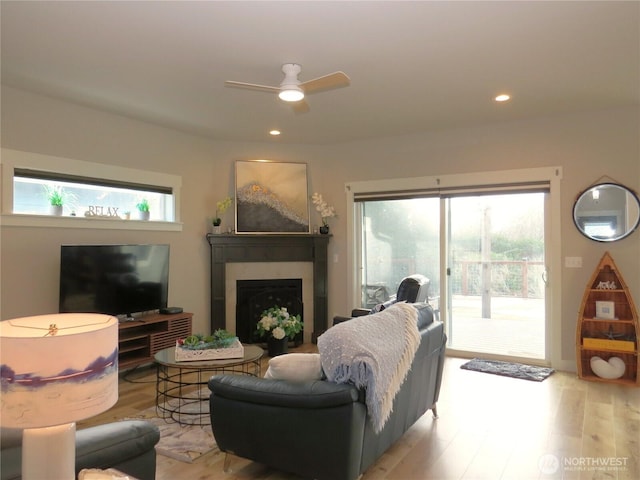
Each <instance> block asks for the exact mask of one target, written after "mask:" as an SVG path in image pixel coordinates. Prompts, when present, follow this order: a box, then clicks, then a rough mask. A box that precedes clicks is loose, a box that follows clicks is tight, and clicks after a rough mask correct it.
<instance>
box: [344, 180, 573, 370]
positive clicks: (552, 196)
mask: <svg viewBox="0 0 640 480" xmlns="http://www.w3.org/2000/svg"><path fill="white" fill-rule="evenodd" d="M561 180H562V167H541V168H525V169H517V170H499V171H492V172H476V173H464V174H452V175H436V176H428V177H411V178H393V179H385V180H369V181H361V182H347V183H346V184H345V193H346V197H347V218H346V220H347V266H348V267H347V301H348V305H356V304H357V303H356V302H357V299H358V296H359V289H358V286H357V282H358V277H359V275H360V270H361V268H362V266H361V260H360V259H359V258H356V253H357V252H358V242H359V241H360V239H359V238H357V229H356V228H355V226H356V222H358V221H359V208H358V203H357V202H355V201H354V197H355V196H356V194H364V193H372V192H393V191H398V192H406V191H419V190H425V189H433V190H438V189H439V188H442V189H446V188H463V187H465V186H468V185H473V186H477V187H481V186H483V185H487V186H490V185H500V184H504V185H509V184H514V183H526V182H549V202H550V205H549V207H550V208H549V219H548V220H549V222H548V223H547V224H546V226H545V228H549V229H550V231H549V232H548V238H549V244H548V249H547V252H546V265H547V271H546V274H547V275H546V276H547V279H546V285H547V293H546V295H547V296H550V300H549V303H548V305H549V306H550V311H549V312H547V327H548V328H546V329H545V331H546V336H547V338H546V345H547V348H550V351H549V352H548V353H549V355H548V358H549V360H550V362H551V365H552V366H553V367H555V368H562V367H566V366H567V365H565V363H566V362H563V360H562V342H561V339H562V322H561V321H560V320H561V318H562V302H561V299H562V249H561V233H560V228H561V212H562V208H561V195H560V184H561ZM440 267H441V268H440V272H441V275H444V274H445V270H446V265H444V266H443V265H441V266H440ZM440 280H441V285H445V284H446V283H445V279H443V278H441V279H440Z"/></svg>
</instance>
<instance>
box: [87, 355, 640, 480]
mask: <svg viewBox="0 0 640 480" xmlns="http://www.w3.org/2000/svg"><path fill="white" fill-rule="evenodd" d="M309 348H313V347H308V346H306V345H304V346H302V347H300V349H301V350H299V351H308V349H309ZM465 361H466V360H464V359H458V358H447V360H446V363H445V372H444V377H443V383H442V390H441V394H440V400H439V402H438V413H439V415H440V418H439V419H437V420H434V419H433V418H432V416H431V414H430V412H429V413H427V414H426V415H424V416H423V417H422V418H421V419H420V420H418V422H416V424H415V425H414V426H413V427H412V428H411V429H410V430H409V431H408V432H407V433H406V434H405V435H404V436H403V437H402V438H401V439H400V440H399V441H398V442H397V443H396V444H395V445H394V446H392V447H391V448H390V449H389V450H388V451H387V452H386V453H385V454H384V455H383V456H382V457H381V458H380V459H379V460H378V462H377V463H375V464H374V465H373V466H372V467H371V468H369V470H368V471H367V472H365V474H364V476H363V477H362V480H429V479H436V480H454V479H455V480H457V479H462V480H483V479H486V480H500V479H505V480H526V479H542V480H544V479H594V480H595V479H612V480H616V479H619V480H623V479H624V480H626V479H629V480H632V479H633V480H636V479H638V478H640V389H638V388H632V387H624V386H621V385H613V384H603V383H592V382H586V381H582V380H579V379H578V378H576V376H575V374H573V373H567V372H556V373H554V374H553V375H552V376H551V377H550V378H548V379H547V380H545V381H544V382H540V383H539V382H532V381H527V380H518V379H511V378H505V377H499V376H495V375H489V374H485V373H478V372H470V371H467V370H462V369H460V365H461V364H462V363H464V362H465ZM265 364H266V360H265V361H264V362H263V372H264V371H265V367H264V365H265ZM129 377H130V378H131V379H135V382H136V383H134V382H131V381H126V380H124V379H121V380H120V397H119V400H118V403H117V405H116V406H114V407H113V408H112V409H111V410H109V411H108V412H105V413H104V414H102V415H100V416H98V417H95V418H93V419H91V420H89V421H86V422H82V423H80V424H79V425H78V428H79V429H80V428H83V427H84V426H89V425H94V424H100V423H106V422H109V421H113V420H117V419H121V418H124V417H126V416H129V415H132V414H135V413H136V412H137V411H140V410H143V409H145V408H147V407H149V406H152V405H153V404H154V402H155V383H154V381H155V369H154V368H146V369H142V370H139V371H135V372H133V373H132V374H131V375H130V376H129ZM138 382H139V383H138ZM318 454H319V455H322V452H319V453H318ZM157 459H158V460H157V462H158V463H157V465H158V471H157V479H158V480H176V479H189V480H197V479H210V480H217V479H221V480H249V479H260V480H280V479H282V480H294V479H297V477H295V476H292V475H288V474H285V473H282V472H278V471H274V470H272V469H269V468H267V467H264V466H262V465H258V464H255V463H253V462H249V461H247V460H243V459H240V458H237V457H233V461H232V471H233V473H231V474H227V473H224V472H223V470H222V463H223V460H224V454H222V453H210V454H207V455H204V456H203V457H200V458H199V459H197V460H196V461H195V462H194V463H192V464H187V463H182V462H178V461H176V460H172V459H170V458H167V457H164V456H162V455H158V457H157ZM327 461H331V459H327Z"/></svg>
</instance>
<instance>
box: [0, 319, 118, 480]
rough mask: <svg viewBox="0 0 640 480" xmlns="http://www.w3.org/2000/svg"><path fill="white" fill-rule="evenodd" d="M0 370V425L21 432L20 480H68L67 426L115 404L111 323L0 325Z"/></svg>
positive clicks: (71, 460) (71, 429) (70, 443)
mask: <svg viewBox="0 0 640 480" xmlns="http://www.w3.org/2000/svg"><path fill="white" fill-rule="evenodd" d="M0 365H1V372H0V373H1V381H2V408H1V411H0V425H2V426H3V427H11V428H21V429H25V430H24V434H23V462H22V464H23V472H22V473H23V478H25V479H26V478H56V477H57V478H58V479H63V478H69V469H70V468H73V466H74V464H75V444H74V439H75V423H74V422H77V421H79V420H83V419H86V418H89V417H92V416H94V415H97V414H99V413H102V412H104V411H106V410H108V409H109V408H111V407H112V406H113V405H114V404H115V403H116V402H117V400H118V321H117V319H116V318H114V317H111V316H109V315H100V314H90V313H87V314H84V313H62V314H53V315H39V316H34V317H23V318H15V319H12V320H5V321H2V322H0ZM35 445H37V449H39V450H38V452H35V451H34V450H35V449H36V447H34V446H35ZM61 449H62V450H64V451H63V452H62V454H61V453H60V450H61ZM54 450H55V453H51V452H52V451H54ZM69 450H71V451H69ZM38 456H40V459H39V460H36V459H37V457H38ZM59 457H60V458H59ZM43 459H47V461H43ZM50 461H51V462H53V464H52V463H49V462H50ZM58 462H59V463H60V465H62V466H60V468H58V465H57V463H58ZM70 475H71V477H70V478H73V477H74V475H75V474H74V472H73V471H71V472H70Z"/></svg>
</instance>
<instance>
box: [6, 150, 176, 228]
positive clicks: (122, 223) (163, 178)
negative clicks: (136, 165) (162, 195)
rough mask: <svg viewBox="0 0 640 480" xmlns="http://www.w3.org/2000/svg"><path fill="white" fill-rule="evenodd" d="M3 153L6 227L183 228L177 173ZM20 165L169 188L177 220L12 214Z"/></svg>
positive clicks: (47, 170) (40, 169)
mask: <svg viewBox="0 0 640 480" xmlns="http://www.w3.org/2000/svg"><path fill="white" fill-rule="evenodd" d="M1 152H2V155H1V157H0V176H1V178H0V186H1V187H2V188H1V189H2V194H1V196H0V212H1V213H2V222H1V223H2V225H3V226H19V227H46V228H51V227H63V228H93V229H115V230H160V231H182V223H181V222H180V191H181V187H182V177H180V176H178V175H170V174H166V173H160V172H151V171H146V170H136V169H133V168H126V167H119V166H115V165H106V164H103V163H92V162H85V161H81V160H72V159H69V158H63V157H54V156H51V155H42V154H39V153H32V152H24V151H20V150H10V149H6V148H3V149H2V151H1ZM20 168H23V169H30V170H37V171H41V172H56V173H60V172H63V173H66V174H69V175H76V176H84V177H90V178H98V179H105V180H115V181H122V182H135V183H140V184H147V185H157V186H160V187H169V188H171V190H172V192H173V197H174V208H175V212H174V218H175V221H173V222H159V221H138V220H120V219H104V218H99V219H98V218H84V217H53V216H49V215H27V214H16V213H13V177H14V174H15V170H16V169H20Z"/></svg>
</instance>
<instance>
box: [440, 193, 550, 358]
mask: <svg viewBox="0 0 640 480" xmlns="http://www.w3.org/2000/svg"><path fill="white" fill-rule="evenodd" d="M544 196H545V194H544V193H510V194H503V195H482V196H475V195H471V196H458V197H452V198H447V199H445V200H444V201H445V202H446V203H447V208H446V211H447V222H445V223H446V228H447V239H448V240H447V246H448V248H447V251H446V252H447V253H446V255H447V271H446V273H447V277H446V278H447V289H446V291H447V295H446V299H447V307H448V308H447V315H446V323H447V332H448V336H449V345H448V347H449V348H450V349H453V350H457V351H461V352H470V353H474V354H490V355H495V356H506V357H520V358H527V359H544V358H545V285H544V279H543V277H544V271H545V251H544V243H545V242H544V238H545V234H544Z"/></svg>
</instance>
